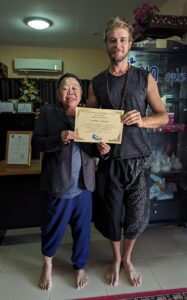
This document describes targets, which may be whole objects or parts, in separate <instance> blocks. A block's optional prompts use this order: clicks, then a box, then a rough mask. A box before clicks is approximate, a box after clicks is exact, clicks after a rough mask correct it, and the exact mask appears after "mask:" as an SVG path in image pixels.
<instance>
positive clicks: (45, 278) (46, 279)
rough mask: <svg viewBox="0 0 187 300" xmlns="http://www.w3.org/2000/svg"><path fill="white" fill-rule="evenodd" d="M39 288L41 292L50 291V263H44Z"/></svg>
mask: <svg viewBox="0 0 187 300" xmlns="http://www.w3.org/2000/svg"><path fill="white" fill-rule="evenodd" d="M39 287H40V288H41V289H42V290H46V291H51V289H52V263H44V264H43V268H42V273H41V276H40V280H39Z"/></svg>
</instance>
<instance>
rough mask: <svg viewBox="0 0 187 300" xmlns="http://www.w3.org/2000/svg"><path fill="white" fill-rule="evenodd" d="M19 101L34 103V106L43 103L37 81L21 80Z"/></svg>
mask: <svg viewBox="0 0 187 300" xmlns="http://www.w3.org/2000/svg"><path fill="white" fill-rule="evenodd" d="M19 100H20V101H22V102H32V103H33V104H34V105H36V104H40V103H41V102H42V101H41V99H40V96H39V89H38V81H37V80H36V79H29V78H23V79H21V80H20V87H19Z"/></svg>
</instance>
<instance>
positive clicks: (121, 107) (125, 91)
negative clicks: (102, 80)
mask: <svg viewBox="0 0 187 300" xmlns="http://www.w3.org/2000/svg"><path fill="white" fill-rule="evenodd" d="M108 73H109V68H108V70H107V81H106V84H107V94H108V99H109V101H110V104H111V105H112V107H113V108H114V109H123V107H124V102H125V96H126V93H127V86H128V79H129V64H128V67H127V72H126V73H127V78H126V81H125V89H124V94H123V97H122V99H121V103H120V105H119V108H118V107H115V105H114V103H113V102H112V98H111V94H110V90H109V80H108Z"/></svg>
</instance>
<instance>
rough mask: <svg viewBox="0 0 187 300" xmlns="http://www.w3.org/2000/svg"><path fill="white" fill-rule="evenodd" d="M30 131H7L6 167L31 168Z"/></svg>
mask: <svg viewBox="0 0 187 300" xmlns="http://www.w3.org/2000/svg"><path fill="white" fill-rule="evenodd" d="M32 134H33V132H32V131H7V140H6V157H5V161H6V165H7V166H15V167H17V166H25V167H30V166H31V150H32V148H31V141H32Z"/></svg>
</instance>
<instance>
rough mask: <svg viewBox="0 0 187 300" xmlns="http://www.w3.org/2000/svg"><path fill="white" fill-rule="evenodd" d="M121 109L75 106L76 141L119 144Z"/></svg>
mask: <svg viewBox="0 0 187 300" xmlns="http://www.w3.org/2000/svg"><path fill="white" fill-rule="evenodd" d="M123 114H124V111H123V110H114V109H101V108H86V107H76V117H75V132H76V133H77V134H78V138H76V139H75V141H76V142H86V143H98V142H104V143H110V144H121V138H122V132H123V123H122V121H121V116H122V115H123Z"/></svg>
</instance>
